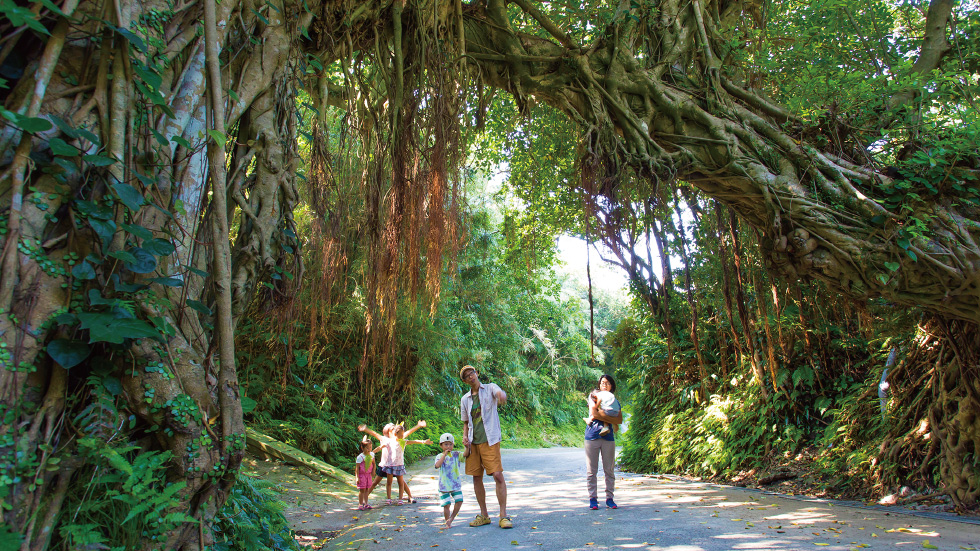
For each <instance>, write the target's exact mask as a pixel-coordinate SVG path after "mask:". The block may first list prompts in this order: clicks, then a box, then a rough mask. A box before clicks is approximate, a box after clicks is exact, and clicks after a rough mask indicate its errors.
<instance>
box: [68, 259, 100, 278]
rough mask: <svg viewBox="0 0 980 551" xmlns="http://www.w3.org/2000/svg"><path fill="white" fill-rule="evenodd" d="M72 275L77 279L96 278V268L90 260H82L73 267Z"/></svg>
mask: <svg viewBox="0 0 980 551" xmlns="http://www.w3.org/2000/svg"><path fill="white" fill-rule="evenodd" d="M71 276H72V277H73V278H75V279H81V280H89V279H95V268H93V267H92V265H91V264H89V263H88V262H85V261H82V263H81V264H76V265H75V267H74V268H72V269H71Z"/></svg>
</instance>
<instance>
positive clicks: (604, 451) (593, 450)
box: [585, 438, 616, 499]
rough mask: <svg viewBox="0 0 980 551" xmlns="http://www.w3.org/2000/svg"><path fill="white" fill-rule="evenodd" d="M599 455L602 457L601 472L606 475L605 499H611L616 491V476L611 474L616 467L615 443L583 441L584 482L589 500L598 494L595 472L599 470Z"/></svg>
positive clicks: (600, 439)
mask: <svg viewBox="0 0 980 551" xmlns="http://www.w3.org/2000/svg"><path fill="white" fill-rule="evenodd" d="M599 455H602V470H603V472H604V473H605V475H606V499H612V498H613V491H614V490H615V489H616V475H615V474H613V467H614V466H615V465H616V442H615V441H610V440H603V439H602V438H597V439H595V440H586V441H585V471H586V477H585V480H586V485H587V486H588V489H589V498H590V499H591V498H594V497H596V496H597V493H598V484H597V482H596V472H598V470H599Z"/></svg>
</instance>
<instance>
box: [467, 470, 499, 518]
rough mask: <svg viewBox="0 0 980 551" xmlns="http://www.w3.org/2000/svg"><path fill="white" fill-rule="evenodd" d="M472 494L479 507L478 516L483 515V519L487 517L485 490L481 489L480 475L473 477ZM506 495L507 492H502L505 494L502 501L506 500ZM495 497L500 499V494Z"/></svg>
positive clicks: (481, 476) (481, 478)
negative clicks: (474, 495)
mask: <svg viewBox="0 0 980 551" xmlns="http://www.w3.org/2000/svg"><path fill="white" fill-rule="evenodd" d="M500 474H501V475H503V473H500ZM473 493H474V494H476V502H477V503H478V504H479V505H480V514H481V515H483V516H485V517H489V516H490V514H489V513H487V490H486V488H484V487H483V475H482V474H481V475H479V476H474V477H473ZM506 493H507V490H504V494H505V497H504V499H505V500H506ZM497 495H498V498H497V499H500V498H499V495H500V494H499V493H498V494H497Z"/></svg>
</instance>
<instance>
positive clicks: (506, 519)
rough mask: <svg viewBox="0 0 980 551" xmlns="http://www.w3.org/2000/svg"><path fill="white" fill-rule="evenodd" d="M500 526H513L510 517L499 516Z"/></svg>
mask: <svg viewBox="0 0 980 551" xmlns="http://www.w3.org/2000/svg"><path fill="white" fill-rule="evenodd" d="M500 527H501V528H513V527H514V523H513V522H511V521H510V517H500Z"/></svg>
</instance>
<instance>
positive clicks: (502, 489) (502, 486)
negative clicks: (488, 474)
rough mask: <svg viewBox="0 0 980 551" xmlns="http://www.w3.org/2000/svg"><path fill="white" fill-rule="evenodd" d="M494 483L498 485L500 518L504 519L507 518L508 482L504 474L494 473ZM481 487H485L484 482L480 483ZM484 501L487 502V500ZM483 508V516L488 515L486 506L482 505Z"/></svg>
mask: <svg viewBox="0 0 980 551" xmlns="http://www.w3.org/2000/svg"><path fill="white" fill-rule="evenodd" d="M493 481H494V482H495V483H496V485H497V503H499V504H500V518H504V517H506V516H507V482H505V481H504V473H502V472H496V473H493ZM480 486H483V481H482V480H481V481H480ZM477 499H479V497H477ZM484 501H486V499H485V498H484ZM481 507H482V508H483V514H484V515H487V508H486V506H485V505H482V504H481ZM487 516H488V515H487Z"/></svg>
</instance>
